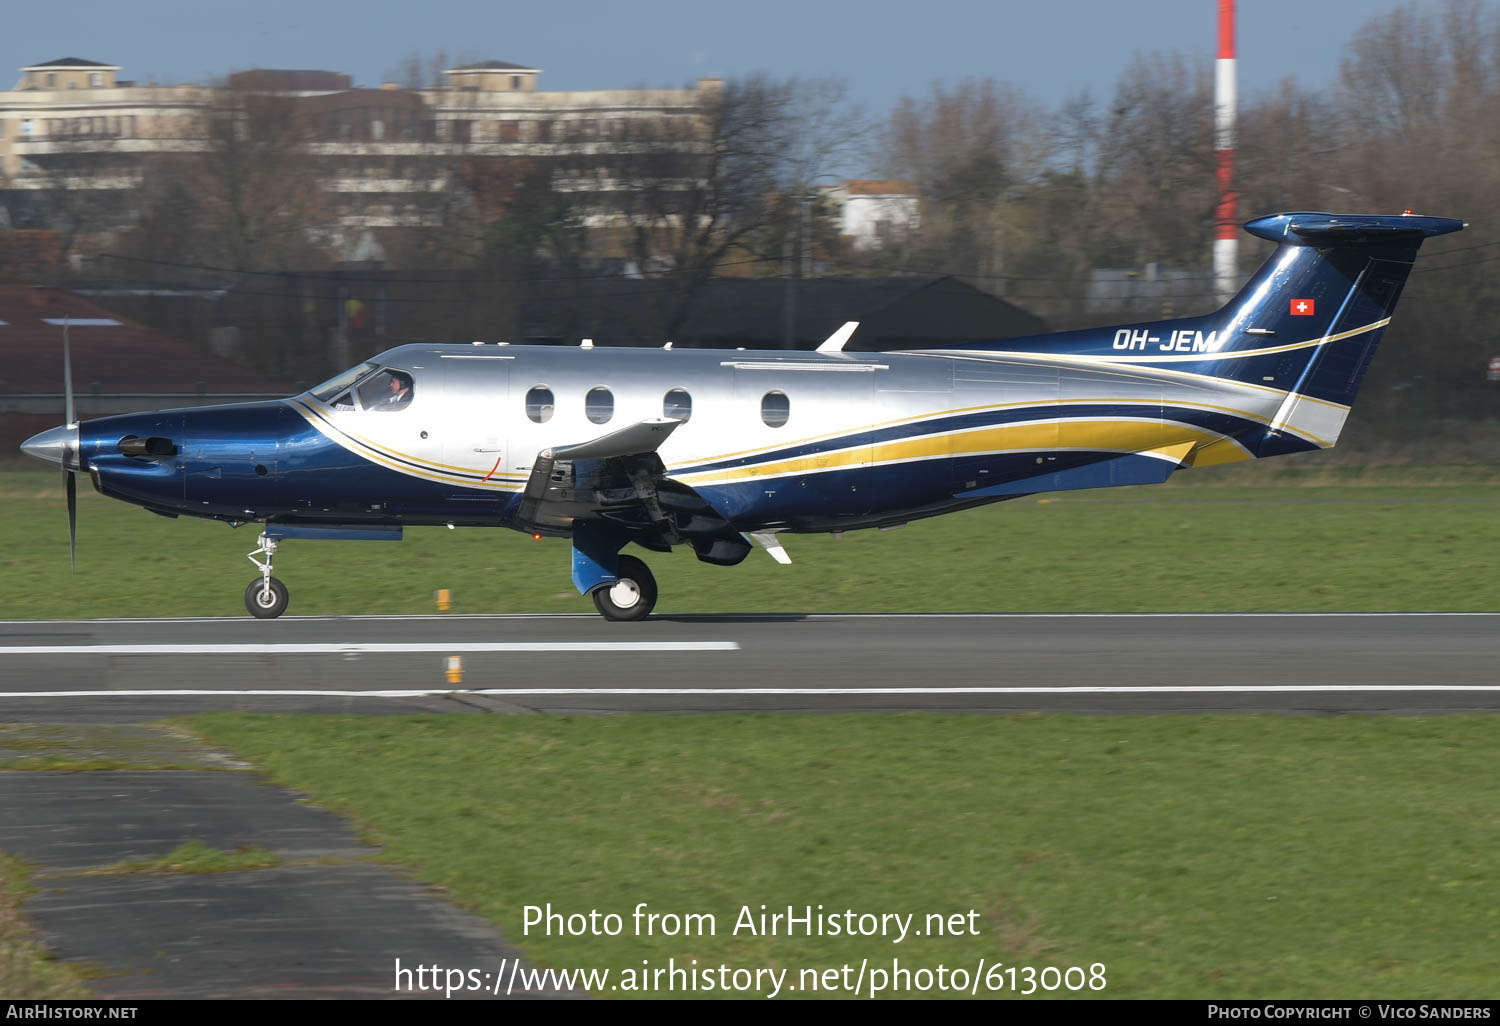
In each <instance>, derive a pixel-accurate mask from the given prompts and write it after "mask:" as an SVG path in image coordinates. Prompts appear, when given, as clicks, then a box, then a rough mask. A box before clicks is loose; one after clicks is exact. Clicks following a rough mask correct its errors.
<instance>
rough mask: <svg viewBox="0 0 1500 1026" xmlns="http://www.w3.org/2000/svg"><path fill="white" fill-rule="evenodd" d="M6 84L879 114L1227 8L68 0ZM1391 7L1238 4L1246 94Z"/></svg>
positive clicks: (1098, 73)
mask: <svg viewBox="0 0 1500 1026" xmlns="http://www.w3.org/2000/svg"><path fill="white" fill-rule="evenodd" d="M6 6H7V7H9V8H10V9H9V10H7V11H6V13H5V15H4V18H3V24H0V78H6V76H9V77H8V78H6V80H5V81H4V82H3V85H0V88H3V87H8V86H10V85H13V84H14V82H15V81H16V80H17V79H19V77H20V72H19V69H20V68H21V67H22V66H23V65H26V64H33V63H37V62H40V61H47V60H54V59H57V58H60V57H81V58H84V59H87V60H95V61H101V62H104V63H108V64H118V65H121V66H122V70H121V72H120V77H121V78H125V79H133V80H137V81H145V80H148V79H152V78H154V79H155V80H156V81H158V82H164V83H165V82H194V81H209V80H211V79H214V78H217V77H220V76H222V75H224V74H225V73H227V72H229V71H234V70H242V69H246V68H252V67H262V68H319V69H324V70H330V71H343V72H347V73H349V74H350V75H352V76H353V77H354V80H355V83H356V84H358V85H364V86H377V85H379V84H380V82H381V81H382V80H383V79H386V78H388V77H390V76H391V74H392V73H393V72H394V71H395V69H396V68H397V67H398V66H399V64H400V62H401V60H402V59H403V58H405V57H407V56H409V55H411V54H413V53H416V54H420V55H422V56H424V57H428V56H431V55H434V54H436V53H438V52H440V51H444V52H446V53H448V54H449V55H452V56H454V57H458V58H464V59H469V60H503V61H509V62H511V63H515V64H524V65H528V66H530V67H534V68H540V69H542V72H543V74H542V76H541V81H540V87H541V88H542V89H546V90H563V89H611V88H624V87H631V86H672V87H676V86H682V85H685V84H688V83H690V82H692V81H693V80H694V79H696V78H699V77H708V76H719V77H726V78H728V77H736V76H740V75H744V74H747V73H750V72H754V71H765V72H768V73H770V74H772V75H774V76H776V77H786V76H793V75H796V76H804V77H819V76H833V77H838V78H843V79H844V80H846V81H847V83H848V86H849V93H850V97H851V99H853V100H855V101H857V102H858V103H860V104H862V105H863V106H864V108H865V110H866V111H867V112H869V113H871V114H875V115H882V114H884V113H885V112H887V111H889V110H890V108H891V107H892V106H893V105H894V104H895V103H896V101H897V100H899V99H900V98H901V97H902V96H915V97H920V96H923V95H926V94H927V93H928V92H929V91H930V89H931V85H932V83H934V82H943V83H948V84H952V83H955V82H957V81H959V80H961V79H964V78H971V77H972V78H981V79H982V78H986V77H993V78H995V79H996V80H998V81H1002V82H1010V83H1013V84H1015V85H1019V86H1021V87H1022V88H1024V89H1025V90H1026V91H1027V92H1028V93H1029V94H1031V95H1032V96H1033V97H1034V98H1036V99H1037V100H1040V101H1042V102H1043V103H1046V104H1048V105H1056V104H1059V103H1061V102H1062V101H1063V100H1065V99H1066V98H1068V97H1069V96H1071V95H1074V94H1076V93H1078V92H1079V91H1081V90H1083V89H1085V88H1087V89H1089V90H1091V91H1092V93H1093V95H1094V97H1095V98H1096V99H1097V100H1100V101H1102V102H1107V101H1108V98H1109V97H1110V95H1111V94H1112V93H1113V91H1114V84H1115V80H1116V78H1117V77H1118V76H1119V73H1120V71H1121V70H1122V69H1123V68H1124V67H1125V66H1126V64H1128V63H1129V62H1130V60H1131V58H1132V57H1133V56H1134V55H1135V54H1136V53H1139V52H1150V51H1154V50H1163V51H1181V52H1183V53H1197V54H1200V55H1202V56H1203V57H1204V58H1205V59H1210V60H1211V59H1212V58H1213V57H1214V56H1215V50H1216V45H1217V42H1216V40H1217V37H1216V21H1217V11H1218V4H1217V0H1043V2H1036V0H1027V2H1011V0H858V2H852V0H612V2H601V0H553V2H550V3H549V2H548V0H540V2H538V0H526V2H517V0H482V2H478V0H418V2H412V0H359V2H350V0H250V2H247V0H239V2H235V3H227V2H220V0H138V2H135V3H124V2H120V0H109V2H100V0H69V2H66V3H57V2H53V3H46V2H43V3H21V2H15V3H11V4H7V5H6ZM1395 6H1397V4H1396V3H1395V2H1394V0H1241V2H1240V3H1239V8H1240V10H1239V17H1238V22H1239V25H1238V32H1239V57H1240V71H1239V76H1240V77H1239V87H1240V92H1241V94H1242V95H1245V94H1254V93H1257V92H1261V91H1265V90H1268V89H1270V88H1272V87H1273V86H1274V85H1275V84H1276V83H1277V82H1278V81H1280V80H1281V79H1282V78H1284V77H1286V76H1288V75H1296V76H1297V77H1298V79H1299V80H1300V81H1301V82H1302V83H1303V84H1304V85H1308V86H1326V85H1330V84H1332V83H1333V82H1334V81H1335V79H1336V76H1337V73H1338V61H1339V57H1340V56H1341V54H1342V52H1343V48H1344V46H1345V44H1346V43H1347V42H1348V41H1349V38H1350V36H1351V35H1352V33H1353V31H1354V30H1355V29H1356V28H1357V27H1358V26H1360V25H1361V24H1363V23H1364V22H1366V21H1367V20H1369V19H1370V18H1372V17H1374V16H1377V15H1380V14H1384V13H1386V12H1388V11H1390V10H1391V9H1393V8H1394V7H1395Z"/></svg>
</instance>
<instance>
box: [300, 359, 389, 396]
mask: <svg viewBox="0 0 1500 1026" xmlns="http://www.w3.org/2000/svg"><path fill="white" fill-rule="evenodd" d="M374 369H375V364H373V363H369V362H368V361H367V362H365V363H362V364H360V365H359V366H358V367H351V368H350V369H349V370H346V371H344V373H342V374H340V375H339V376H338V377H336V378H329V379H328V380H327V381H325V382H323V383H322V384H321V385H319V386H318V387H316V388H314V389H313V390H312V394H313V395H315V396H317V397H318V398H319V399H321V400H323V401H324V402H325V403H326V402H331V401H332V400H333V397H334V396H336V395H339V394H340V393H341V392H344V391H345V390H347V389H348V388H349V386H350V385H352V384H354V383H355V382H356V381H358V380H359V379H360V378H362V377H364V376H365V375H366V374H368V373H370V372H371V371H373V370H374Z"/></svg>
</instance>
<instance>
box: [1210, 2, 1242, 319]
mask: <svg viewBox="0 0 1500 1026" xmlns="http://www.w3.org/2000/svg"><path fill="white" fill-rule="evenodd" d="M1234 113H1235V96H1234V0H1219V59H1218V60H1217V61H1216V62H1215V63H1214V158H1215V161H1214V162H1215V169H1216V172H1217V180H1218V191H1219V202H1218V204H1217V206H1216V207H1215V208H1214V292H1215V294H1216V295H1217V296H1218V299H1219V302H1220V303H1221V304H1223V303H1227V302H1229V301H1230V300H1231V299H1233V298H1234V293H1235V289H1236V288H1237V287H1238V285H1239V272H1238V270H1237V267H1236V260H1237V257H1238V255H1239V224H1238V222H1239V216H1238V215H1239V211H1238V210H1237V209H1236V207H1237V204H1236V202H1235V195H1234Z"/></svg>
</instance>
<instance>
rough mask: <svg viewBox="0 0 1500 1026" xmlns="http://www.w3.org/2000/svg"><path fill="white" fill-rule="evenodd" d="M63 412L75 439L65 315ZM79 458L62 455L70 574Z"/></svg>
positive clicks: (75, 531)
mask: <svg viewBox="0 0 1500 1026" xmlns="http://www.w3.org/2000/svg"><path fill="white" fill-rule="evenodd" d="M63 412H64V413H65V414H66V415H67V421H66V423H67V425H68V427H70V428H73V429H75V433H74V435H73V438H74V439H75V440H76V439H77V438H78V435H77V433H76V428H77V427H78V413H77V411H76V410H74V408H73V353H72V350H71V349H69V347H68V315H67V313H66V312H64V313H63ZM70 455H71V457H72V458H73V459H77V458H78V453H77V451H76V449H75V451H74V452H73V453H71V454H70V453H69V452H68V451H67V449H66V447H65V448H64V449H63V454H62V468H63V482H64V488H65V490H66V491H67V493H68V572H69V573H77V572H78V479H77V478H76V477H75V476H74V474H73V471H72V469H71V468H70V467H69V466H68V460H69V457H70Z"/></svg>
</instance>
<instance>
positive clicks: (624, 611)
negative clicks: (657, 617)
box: [593, 556, 656, 620]
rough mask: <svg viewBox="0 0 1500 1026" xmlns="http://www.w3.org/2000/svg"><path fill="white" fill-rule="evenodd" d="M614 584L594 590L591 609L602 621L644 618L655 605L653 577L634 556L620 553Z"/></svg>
mask: <svg viewBox="0 0 1500 1026" xmlns="http://www.w3.org/2000/svg"><path fill="white" fill-rule="evenodd" d="M616 574H617V576H618V578H619V579H618V580H616V581H615V583H614V584H609V585H605V586H604V587H602V588H595V589H594V593H593V594H594V608H595V609H597V610H599V612H600V613H601V614H602V615H603V617H604V618H605V619H606V620H644V619H645V618H646V617H647V616H648V615H649V614H650V613H651V610H652V609H653V608H654V607H655V606H656V578H655V577H652V576H651V571H650V570H649V569H647V568H646V564H645V563H642V562H641V561H640V560H639V559H636V558H635V557H634V556H621V557H620V567H619V570H618V571H616Z"/></svg>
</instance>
